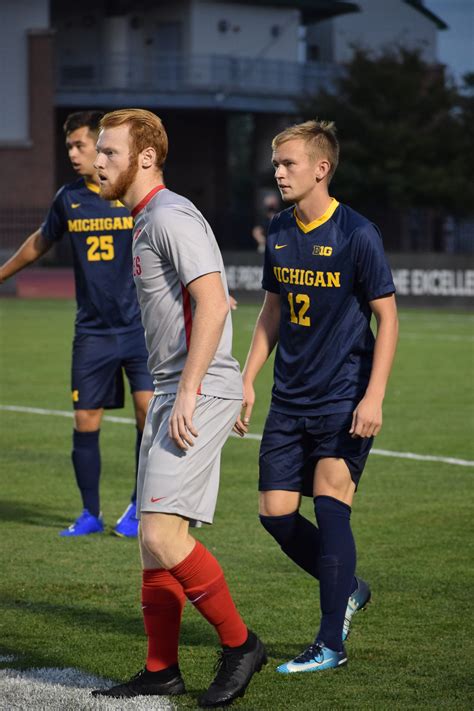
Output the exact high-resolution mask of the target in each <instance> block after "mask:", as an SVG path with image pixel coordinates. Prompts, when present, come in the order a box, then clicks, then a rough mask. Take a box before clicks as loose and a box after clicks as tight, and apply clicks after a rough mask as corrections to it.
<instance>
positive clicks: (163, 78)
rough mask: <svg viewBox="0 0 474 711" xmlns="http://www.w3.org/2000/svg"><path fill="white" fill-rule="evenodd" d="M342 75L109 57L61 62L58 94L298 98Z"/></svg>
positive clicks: (324, 69) (266, 63)
mask: <svg viewBox="0 0 474 711" xmlns="http://www.w3.org/2000/svg"><path fill="white" fill-rule="evenodd" d="M340 71H341V69H340V67H338V66H337V65H335V64H330V63H320V62H306V63H298V62H287V61H280V60H270V59H260V58H257V59H254V58H246V57H245V58H244V57H233V56H222V55H213V54H209V55H188V54H181V53H180V54H176V53H161V54H156V55H154V56H153V57H147V56H146V55H132V54H126V53H110V54H107V55H105V56H103V57H101V56H96V57H95V58H94V57H90V56H89V55H88V56H86V57H84V59H80V58H75V59H74V60H72V59H71V58H70V57H69V58H65V57H61V56H60V57H59V59H58V77H57V88H58V89H59V90H60V91H75V90H77V91H84V90H89V91H97V92H99V91H104V90H111V89H112V90H113V89H115V90H117V89H118V90H122V91H129V92H136V91H160V92H170V93H186V92H198V93H212V94H218V93H220V92H221V93H223V94H228V93H232V94H238V95H246V96H269V97H272V96H274V97H291V98H296V97H298V96H301V95H302V94H313V93H316V92H317V91H319V90H320V89H321V88H327V87H328V86H330V85H332V84H333V82H334V80H335V78H336V77H337V76H338V74H339V73H340Z"/></svg>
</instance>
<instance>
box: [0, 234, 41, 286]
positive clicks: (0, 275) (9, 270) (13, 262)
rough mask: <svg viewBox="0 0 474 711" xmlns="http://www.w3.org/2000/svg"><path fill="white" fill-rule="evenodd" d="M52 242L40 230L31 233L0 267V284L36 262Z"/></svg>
mask: <svg viewBox="0 0 474 711" xmlns="http://www.w3.org/2000/svg"><path fill="white" fill-rule="evenodd" d="M52 245H53V242H52V241H51V240H47V239H45V237H43V234H42V232H41V229H38V230H36V232H33V234H31V235H30V236H29V237H28V238H27V239H26V240H25V241H24V242H23V244H22V245H21V247H20V248H19V249H18V250H17V251H16V252H15V254H14V255H13V256H11V257H10V259H8V260H7V261H6V262H5V264H2V266H1V267H0V284H2V283H3V282H4V281H6V280H7V279H9V278H10V277H11V276H13V275H14V274H16V273H17V272H19V271H20V270H21V269H23V268H24V267H27V266H28V265H29V264H32V263H33V262H36V261H37V260H38V259H39V258H40V257H42V256H43V254H46V252H47V251H48V250H49V249H51V247H52Z"/></svg>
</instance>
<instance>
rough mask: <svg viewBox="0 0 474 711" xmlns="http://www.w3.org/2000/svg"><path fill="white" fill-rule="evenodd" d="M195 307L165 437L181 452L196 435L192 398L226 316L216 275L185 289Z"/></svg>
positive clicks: (224, 298)
mask: <svg viewBox="0 0 474 711" xmlns="http://www.w3.org/2000/svg"><path fill="white" fill-rule="evenodd" d="M187 290H188V291H189V293H190V295H191V298H192V299H193V300H194V301H195V303H196V307H195V311H194V316H193V328H192V332H191V340H190V344H189V351H188V356H187V358H186V363H185V366H184V368H183V372H182V374H181V379H180V381H179V386H178V392H177V394H176V400H175V404H174V407H173V410H172V413H171V416H170V421H169V435H170V437H171V438H172V439H173V440H174V442H175V443H176V444H177V445H178V447H180V448H181V449H187V448H188V446H192V445H193V438H194V437H197V436H198V432H197V430H196V428H195V427H194V425H193V420H192V418H193V413H194V409H195V406H196V395H197V391H198V389H199V386H200V384H201V382H202V379H203V377H204V375H205V373H206V372H207V369H208V367H209V365H210V363H211V361H212V359H213V358H214V355H215V353H216V350H217V347H218V345H219V341H220V339H221V336H222V332H223V330H224V324H225V320H226V318H227V314H228V313H229V303H228V301H227V297H226V294H225V291H224V287H223V285H222V279H221V275H220V272H213V273H211V274H205V275H204V276H201V277H198V278H197V279H195V280H194V281H192V282H190V283H189V284H188V285H187Z"/></svg>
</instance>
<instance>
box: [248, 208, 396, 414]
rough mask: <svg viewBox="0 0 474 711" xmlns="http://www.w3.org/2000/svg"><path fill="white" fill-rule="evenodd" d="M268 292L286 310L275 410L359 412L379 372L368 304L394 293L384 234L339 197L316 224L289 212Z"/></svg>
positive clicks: (272, 256) (277, 224)
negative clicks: (373, 372) (373, 373)
mask: <svg viewBox="0 0 474 711" xmlns="http://www.w3.org/2000/svg"><path fill="white" fill-rule="evenodd" d="M262 286H263V288H264V289H265V290H266V291H270V292H273V293H275V294H279V295H280V306H281V319H280V330H279V340H278V347H277V352H276V356H275V368H274V386H273V391H272V408H273V409H274V410H277V411H279V412H283V413H287V414H295V413H299V414H302V415H305V414H306V415H308V416H313V415H324V414H331V413H338V412H349V411H352V410H353V409H354V408H355V407H356V405H357V404H358V402H359V401H360V400H361V398H362V397H363V395H364V393H365V390H366V388H367V384H368V381H369V377H370V372H371V368H372V356H373V350H374V343H375V339H374V335H373V333H372V331H371V328H370V319H371V314H372V312H371V309H370V306H369V302H370V301H372V300H373V299H377V298H378V297H381V296H384V295H388V294H391V293H393V292H394V291H395V287H394V284H393V281H392V275H391V271H390V268H389V266H388V264H387V261H386V259H385V255H384V251H383V246H382V240H381V236H380V233H379V231H378V229H377V228H376V227H375V225H373V224H372V223H371V222H369V221H368V220H367V219H366V218H364V217H363V216H362V215H359V214H358V213H357V212H355V211H354V210H352V209H351V208H349V207H347V206H346V205H342V204H340V203H338V202H337V200H335V199H334V198H333V199H332V202H331V205H330V206H329V208H328V210H327V211H326V212H325V213H324V215H322V216H321V217H320V218H319V219H317V220H314V221H313V222H311V223H310V224H309V225H304V224H303V223H302V222H301V221H300V220H299V219H298V217H297V216H296V213H295V208H294V207H291V208H288V209H287V210H284V211H283V212H280V213H279V214H278V215H276V216H275V217H274V218H273V220H272V222H271V224H270V227H269V231H268V236H267V244H266V251H265V264H264V271H263V281H262Z"/></svg>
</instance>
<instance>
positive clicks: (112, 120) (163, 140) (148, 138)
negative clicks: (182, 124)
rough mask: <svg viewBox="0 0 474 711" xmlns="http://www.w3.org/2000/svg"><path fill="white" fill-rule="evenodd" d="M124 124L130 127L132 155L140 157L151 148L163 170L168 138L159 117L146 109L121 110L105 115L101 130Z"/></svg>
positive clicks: (157, 163)
mask: <svg viewBox="0 0 474 711" xmlns="http://www.w3.org/2000/svg"><path fill="white" fill-rule="evenodd" d="M124 124H128V125H129V126H130V143H131V153H132V155H134V156H135V155H138V154H139V153H141V152H142V151H143V150H145V148H148V147H149V146H151V147H152V148H154V149H155V153H156V161H155V165H156V167H157V168H158V169H159V170H163V166H164V163H165V160H166V156H167V155H168V136H167V135H166V131H165V127H164V126H163V123H162V121H161V119H160V118H159V116H157V115H156V114H154V113H152V112H151V111H146V110H145V109H119V110H118V111H111V112H110V113H108V114H105V116H103V117H102V119H101V121H100V128H101V129H103V128H115V127H116V126H123V125H124Z"/></svg>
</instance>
